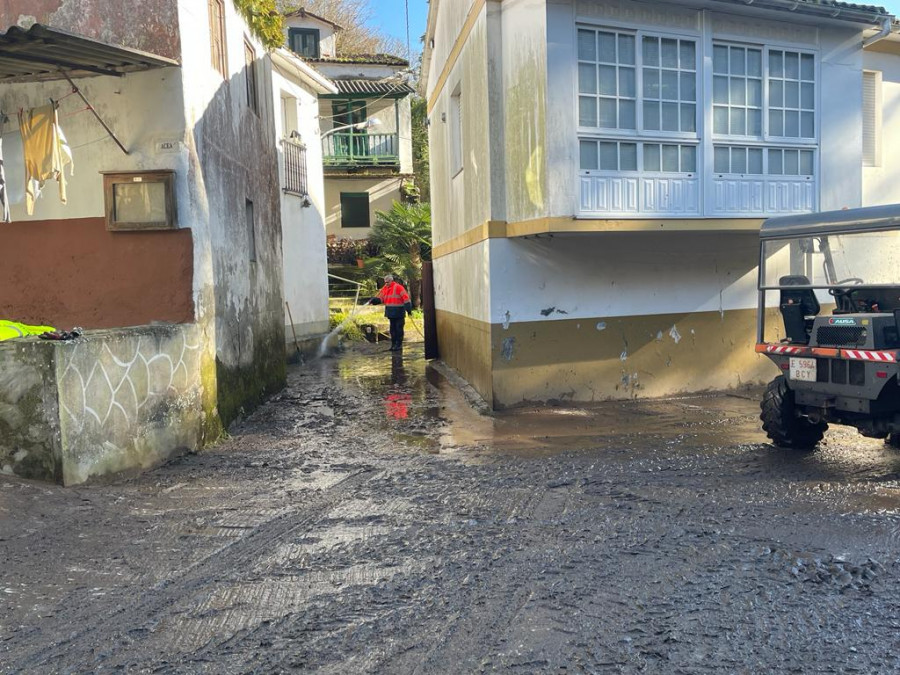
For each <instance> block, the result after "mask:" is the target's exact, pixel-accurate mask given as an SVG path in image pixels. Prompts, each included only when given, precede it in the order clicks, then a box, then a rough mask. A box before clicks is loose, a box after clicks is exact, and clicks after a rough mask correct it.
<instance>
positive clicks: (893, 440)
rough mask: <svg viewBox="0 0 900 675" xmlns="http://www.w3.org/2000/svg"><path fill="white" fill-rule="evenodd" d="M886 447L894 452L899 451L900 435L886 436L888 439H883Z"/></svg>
mask: <svg viewBox="0 0 900 675" xmlns="http://www.w3.org/2000/svg"><path fill="white" fill-rule="evenodd" d="M884 442H885V444H886V445H889V446H891V447H892V448H894V449H896V450H900V433H893V434H888V437H887V438H885V439H884Z"/></svg>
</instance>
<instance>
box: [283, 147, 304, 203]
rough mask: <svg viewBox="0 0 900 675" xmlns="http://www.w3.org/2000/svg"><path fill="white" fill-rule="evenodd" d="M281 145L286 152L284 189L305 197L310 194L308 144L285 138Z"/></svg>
mask: <svg viewBox="0 0 900 675" xmlns="http://www.w3.org/2000/svg"><path fill="white" fill-rule="evenodd" d="M281 147H282V151H283V153H284V191H285V192H291V193H293V194H296V195H300V196H301V197H305V196H306V195H308V194H309V186H308V183H307V178H306V146H305V145H303V144H302V143H298V142H297V141H294V140H292V139H290V138H285V139H284V140H283V141H282V146H281Z"/></svg>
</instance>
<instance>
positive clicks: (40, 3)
mask: <svg viewBox="0 0 900 675" xmlns="http://www.w3.org/2000/svg"><path fill="white" fill-rule="evenodd" d="M178 18H179V17H178V0H141V1H140V2H123V1H122V0H90V2H85V0H4V2H3V3H0V24H2V26H3V30H6V27H8V26H14V25H18V26H21V27H22V28H30V27H31V26H32V25H33V24H35V23H40V24H43V25H45V26H51V27H53V28H59V29H61V30H64V31H68V32H70V33H76V34H78V35H84V36H86V37H89V38H93V39H95V40H100V41H102V42H108V43H110V44H116V45H122V46H124V47H130V48H131V49H140V50H142V51H145V52H150V53H152V54H159V55H160V56H165V57H167V58H170V59H178V58H179V57H180V56H181V39H180V34H179V23H178Z"/></svg>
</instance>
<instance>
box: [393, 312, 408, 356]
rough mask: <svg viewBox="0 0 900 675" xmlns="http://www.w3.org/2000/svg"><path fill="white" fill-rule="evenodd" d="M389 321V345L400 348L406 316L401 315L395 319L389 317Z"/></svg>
mask: <svg viewBox="0 0 900 675" xmlns="http://www.w3.org/2000/svg"><path fill="white" fill-rule="evenodd" d="M389 321H390V322H391V347H392V348H394V349H400V347H401V345H402V344H403V324H404V323H406V317H405V316H401V317H400V318H397V319H389Z"/></svg>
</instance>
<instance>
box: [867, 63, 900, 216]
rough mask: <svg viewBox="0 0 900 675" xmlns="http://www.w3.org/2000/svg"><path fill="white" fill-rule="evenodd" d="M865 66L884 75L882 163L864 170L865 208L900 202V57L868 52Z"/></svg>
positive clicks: (882, 84) (882, 93)
mask: <svg viewBox="0 0 900 675" xmlns="http://www.w3.org/2000/svg"><path fill="white" fill-rule="evenodd" d="M863 65H864V67H865V68H866V69H868V70H874V71H878V72H880V73H881V76H882V83H881V116H882V118H881V130H882V132H881V138H880V143H881V161H880V163H879V164H878V165H877V166H871V167H863V169H862V176H863V206H876V205H878V204H896V203H898V202H900V184H898V180H897V177H898V176H900V152H898V149H900V56H898V55H896V54H885V53H878V52H865V53H864V55H863Z"/></svg>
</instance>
